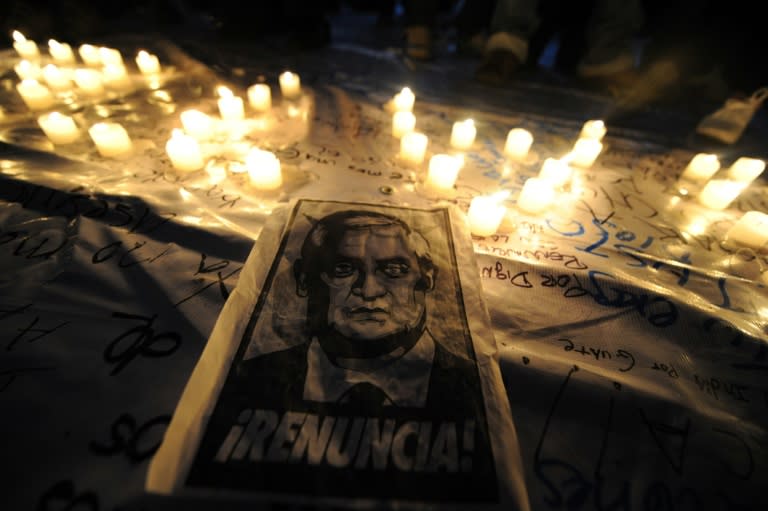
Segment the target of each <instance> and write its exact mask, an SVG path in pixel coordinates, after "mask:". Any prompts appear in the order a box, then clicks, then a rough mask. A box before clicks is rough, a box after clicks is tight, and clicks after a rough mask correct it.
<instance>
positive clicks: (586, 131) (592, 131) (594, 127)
mask: <svg viewBox="0 0 768 511" xmlns="http://www.w3.org/2000/svg"><path fill="white" fill-rule="evenodd" d="M605 132H606V129H605V123H604V122H603V121H601V120H599V119H598V120H594V121H587V122H585V123H584V126H582V128H581V134H580V135H579V138H591V139H592V140H597V141H598V142H599V141H600V140H602V139H603V137H604V136H605Z"/></svg>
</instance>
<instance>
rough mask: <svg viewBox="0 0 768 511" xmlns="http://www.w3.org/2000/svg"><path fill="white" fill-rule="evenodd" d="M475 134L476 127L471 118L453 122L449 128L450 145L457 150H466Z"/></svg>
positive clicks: (470, 145)
mask: <svg viewBox="0 0 768 511" xmlns="http://www.w3.org/2000/svg"><path fill="white" fill-rule="evenodd" d="M476 136H477V128H476V127H475V121H473V120H472V119H467V120H465V121H457V122H454V123H453V128H452V129H451V147H453V148H454V149H458V150H459V151H466V150H467V149H469V148H470V147H472V144H473V143H474V142H475V137H476Z"/></svg>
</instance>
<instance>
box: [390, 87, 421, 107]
mask: <svg viewBox="0 0 768 511" xmlns="http://www.w3.org/2000/svg"><path fill="white" fill-rule="evenodd" d="M415 101H416V96H415V95H414V94H413V92H412V91H411V89H409V88H408V87H403V90H401V91H400V92H398V93H397V94H395V97H394V98H393V99H392V105H393V106H394V107H395V111H396V112H410V111H412V110H413V103H414V102H415Z"/></svg>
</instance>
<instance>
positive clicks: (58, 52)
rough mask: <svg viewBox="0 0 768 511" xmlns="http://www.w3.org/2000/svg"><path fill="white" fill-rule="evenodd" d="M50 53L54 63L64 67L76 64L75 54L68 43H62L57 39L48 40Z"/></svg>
mask: <svg viewBox="0 0 768 511" xmlns="http://www.w3.org/2000/svg"><path fill="white" fill-rule="evenodd" d="M48 53H50V55H51V57H52V58H53V61H54V62H56V63H57V64H59V65H62V66H71V65H72V64H74V63H75V54H74V53H73V52H72V47H71V46H70V45H69V44H67V43H60V42H58V41H57V40H56V39H48Z"/></svg>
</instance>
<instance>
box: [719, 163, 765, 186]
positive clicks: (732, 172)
mask: <svg viewBox="0 0 768 511" xmlns="http://www.w3.org/2000/svg"><path fill="white" fill-rule="evenodd" d="M763 170H765V162H764V161H763V160H758V159H757V158H745V157H741V158H739V159H738V160H736V161H735V162H733V165H731V167H730V168H729V169H728V177H729V178H731V179H733V180H735V181H739V182H741V183H751V182H752V181H754V180H755V179H757V177H758V176H759V175H760V174H762V173H763Z"/></svg>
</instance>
